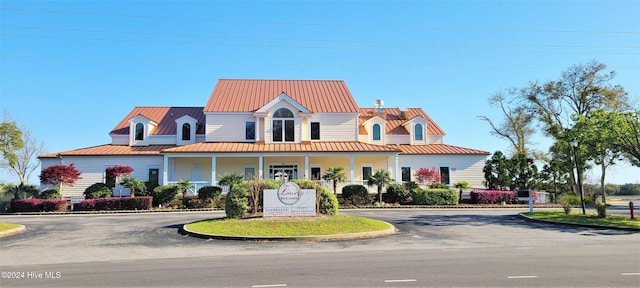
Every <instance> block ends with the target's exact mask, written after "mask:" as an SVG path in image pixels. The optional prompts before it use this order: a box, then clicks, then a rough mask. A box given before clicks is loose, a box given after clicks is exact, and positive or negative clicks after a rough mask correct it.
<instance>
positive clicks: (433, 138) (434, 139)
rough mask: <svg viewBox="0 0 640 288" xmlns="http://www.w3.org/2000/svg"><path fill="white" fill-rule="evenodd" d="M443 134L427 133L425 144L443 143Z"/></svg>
mask: <svg viewBox="0 0 640 288" xmlns="http://www.w3.org/2000/svg"><path fill="white" fill-rule="evenodd" d="M443 140H444V135H427V144H443V143H444V141H443Z"/></svg>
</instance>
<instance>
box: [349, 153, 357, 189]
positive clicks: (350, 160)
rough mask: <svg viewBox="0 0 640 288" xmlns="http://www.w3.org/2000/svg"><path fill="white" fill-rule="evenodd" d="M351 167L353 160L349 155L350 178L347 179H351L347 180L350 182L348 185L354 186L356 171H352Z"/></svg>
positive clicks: (353, 164)
mask: <svg viewBox="0 0 640 288" xmlns="http://www.w3.org/2000/svg"><path fill="white" fill-rule="evenodd" d="M353 166H355V160H354V158H353V155H349V171H350V176H349V177H351V179H350V180H349V181H350V182H349V183H351V184H355V183H356V182H355V181H356V180H355V177H356V171H355V170H354V168H353Z"/></svg>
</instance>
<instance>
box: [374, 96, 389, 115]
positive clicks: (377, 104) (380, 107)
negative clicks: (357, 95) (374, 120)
mask: <svg viewBox="0 0 640 288" xmlns="http://www.w3.org/2000/svg"><path fill="white" fill-rule="evenodd" d="M373 107H374V108H375V109H374V110H375V111H374V113H375V115H376V116H378V117H380V118H382V119H387V113H385V112H384V101H382V100H379V99H378V100H375V101H373Z"/></svg>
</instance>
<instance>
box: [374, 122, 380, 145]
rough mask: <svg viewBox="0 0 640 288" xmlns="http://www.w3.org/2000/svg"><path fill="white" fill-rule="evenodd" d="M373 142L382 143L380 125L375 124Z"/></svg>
mask: <svg viewBox="0 0 640 288" xmlns="http://www.w3.org/2000/svg"><path fill="white" fill-rule="evenodd" d="M372 130H373V141H380V140H381V136H380V134H381V133H380V124H378V123H376V124H373V128H372Z"/></svg>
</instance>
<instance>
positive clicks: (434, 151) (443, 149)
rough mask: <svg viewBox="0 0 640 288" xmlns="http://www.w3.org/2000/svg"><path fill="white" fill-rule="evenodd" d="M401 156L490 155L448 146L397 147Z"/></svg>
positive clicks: (479, 151) (484, 152)
mask: <svg viewBox="0 0 640 288" xmlns="http://www.w3.org/2000/svg"><path fill="white" fill-rule="evenodd" d="M396 147H397V148H398V149H400V151H402V152H400V154H401V155H489V154H490V153H489V152H487V151H482V150H476V149H471V148H464V147H458V146H452V145H446V144H429V145H397V146H396Z"/></svg>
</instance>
